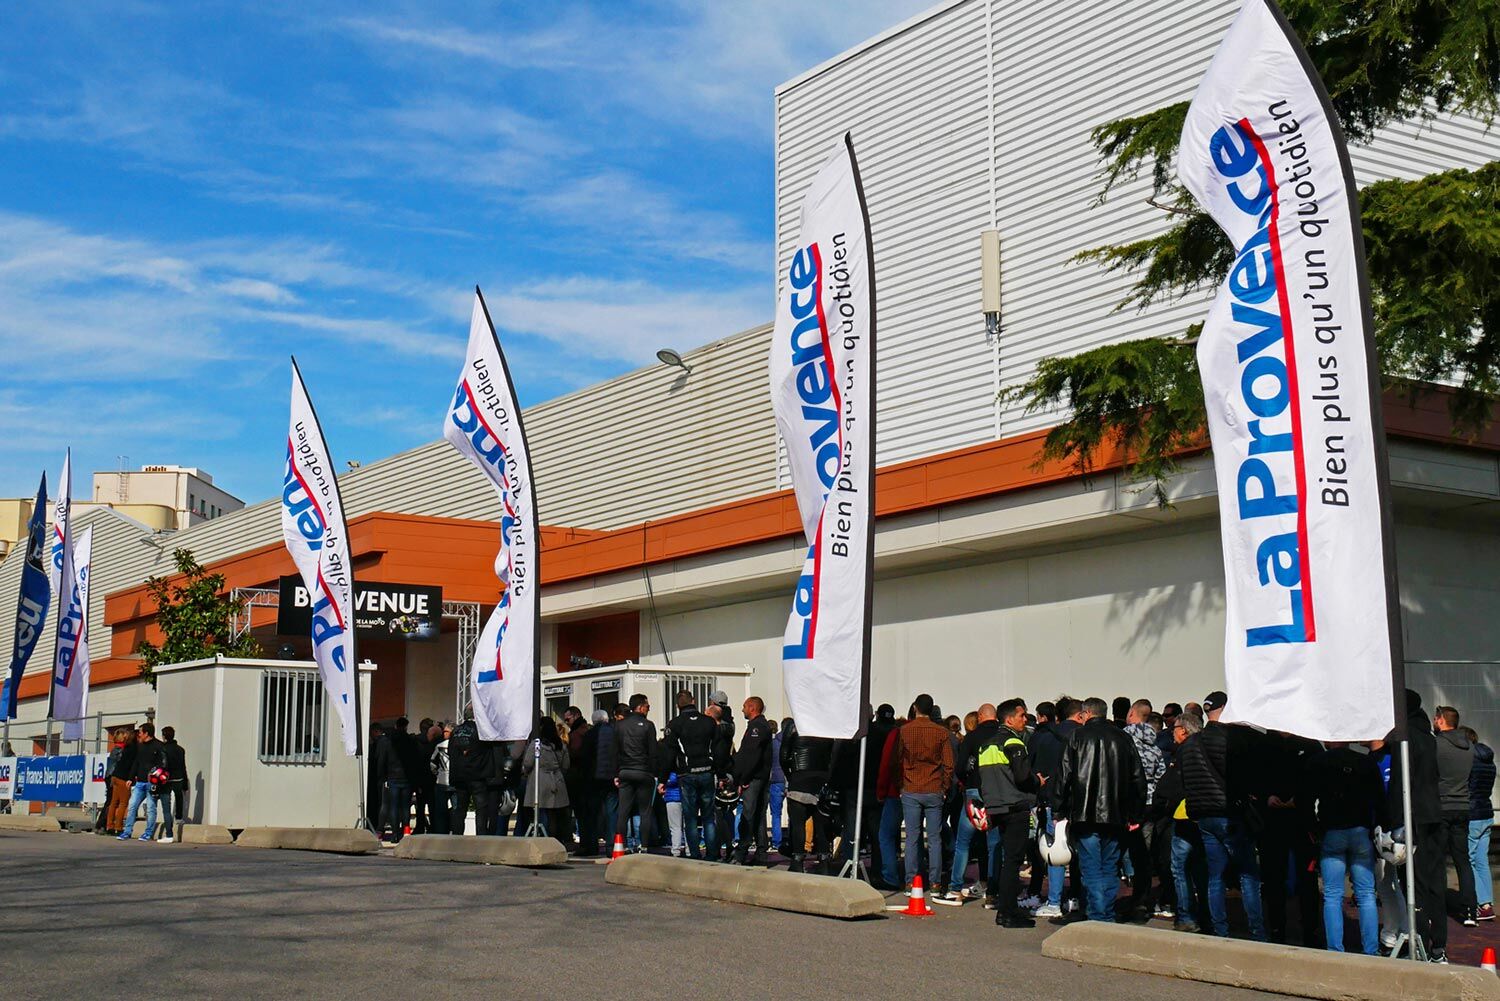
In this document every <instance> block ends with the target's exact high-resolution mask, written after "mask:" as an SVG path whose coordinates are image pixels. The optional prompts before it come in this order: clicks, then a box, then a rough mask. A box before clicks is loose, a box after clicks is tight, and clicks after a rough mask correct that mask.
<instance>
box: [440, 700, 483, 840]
mask: <svg viewBox="0 0 1500 1001" xmlns="http://www.w3.org/2000/svg"><path fill="white" fill-rule="evenodd" d="M494 777H495V766H494V751H493V749H492V748H491V746H490V745H489V744H488V743H487V742H485V741H482V740H480V739H479V724H477V723H475V722H474V717H472V716H470V717H467V718H466V719H464V721H463V722H462V723H460V724H458V725H457V726H455V727H454V728H453V733H452V734H451V735H450V736H449V737H448V781H449V782H450V783H451V784H452V787H453V813H452V815H451V819H450V826H451V829H452V831H453V833H455V834H462V833H464V827H465V822H466V820H467V819H468V815H469V804H470V803H473V805H474V832H475V833H476V834H493V833H494V824H495V791H494V789H493V788H492V787H491V785H490V783H491V780H492V779H493V778H494Z"/></svg>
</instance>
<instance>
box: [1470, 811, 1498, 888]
mask: <svg viewBox="0 0 1500 1001" xmlns="http://www.w3.org/2000/svg"><path fill="white" fill-rule="evenodd" d="M1494 823H1495V820H1494V818H1493V817H1481V818H1480V819H1479V820H1471V821H1469V866H1470V868H1472V869H1473V870H1474V904H1475V906H1477V907H1483V906H1484V905H1485V904H1493V903H1494V902H1495V882H1494V880H1493V879H1492V878H1491V876H1490V828H1491V827H1492V826H1493V825H1494Z"/></svg>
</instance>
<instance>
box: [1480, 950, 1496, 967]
mask: <svg viewBox="0 0 1500 1001" xmlns="http://www.w3.org/2000/svg"><path fill="white" fill-rule="evenodd" d="M1479 968H1480V969H1481V970H1489V971H1490V972H1491V973H1494V972H1495V947H1494V946H1492V945H1487V946H1485V947H1484V953H1483V955H1481V956H1480V957H1479Z"/></svg>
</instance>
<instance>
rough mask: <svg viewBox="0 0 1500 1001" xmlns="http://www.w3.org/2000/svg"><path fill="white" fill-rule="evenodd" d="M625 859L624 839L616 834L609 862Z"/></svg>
mask: <svg viewBox="0 0 1500 1001" xmlns="http://www.w3.org/2000/svg"><path fill="white" fill-rule="evenodd" d="M624 857H625V839H624V838H622V837H620V836H619V835H618V834H616V835H615V847H614V848H613V849H612V850H611V851H610V853H609V860H610V861H611V862H613V861H614V860H615V859H617V858H624Z"/></svg>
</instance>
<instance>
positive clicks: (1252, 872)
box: [1198, 817, 1266, 942]
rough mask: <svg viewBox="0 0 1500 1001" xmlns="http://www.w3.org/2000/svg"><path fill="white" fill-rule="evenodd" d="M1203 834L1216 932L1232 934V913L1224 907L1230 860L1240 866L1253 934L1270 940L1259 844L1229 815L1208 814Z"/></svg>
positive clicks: (1242, 896) (1201, 827) (1200, 824)
mask: <svg viewBox="0 0 1500 1001" xmlns="http://www.w3.org/2000/svg"><path fill="white" fill-rule="evenodd" d="M1198 830H1199V832H1200V833H1202V835H1203V854H1204V857H1205V859H1207V861H1208V915H1209V917H1210V918H1211V919H1212V920H1213V923H1214V934H1215V935H1217V936H1219V937H1220V938H1227V937H1228V936H1229V917H1228V915H1227V914H1226V913H1225V909H1224V870H1225V869H1226V868H1228V867H1229V860H1230V859H1231V858H1232V859H1234V864H1235V865H1236V866H1238V867H1239V870H1240V899H1241V901H1242V902H1243V903H1244V905H1245V916H1246V917H1247V918H1248V919H1249V920H1250V937H1251V938H1253V939H1255V940H1256V941H1257V942H1264V941H1266V923H1265V920H1264V918H1263V917H1262V914H1261V909H1260V863H1259V862H1258V861H1257V860H1256V857H1255V845H1254V844H1253V843H1252V842H1251V841H1250V837H1249V835H1247V834H1246V833H1245V830H1244V828H1242V827H1241V826H1240V824H1239V823H1238V822H1237V821H1231V820H1230V819H1229V818H1227V817H1204V818H1203V819H1202V820H1200V821H1198Z"/></svg>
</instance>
